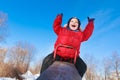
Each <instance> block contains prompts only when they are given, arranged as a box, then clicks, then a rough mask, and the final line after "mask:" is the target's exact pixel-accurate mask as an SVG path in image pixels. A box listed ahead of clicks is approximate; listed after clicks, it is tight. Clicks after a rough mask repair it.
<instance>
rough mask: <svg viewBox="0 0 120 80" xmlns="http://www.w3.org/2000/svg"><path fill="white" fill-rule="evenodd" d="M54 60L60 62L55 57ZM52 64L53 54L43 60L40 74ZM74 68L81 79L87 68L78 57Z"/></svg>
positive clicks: (58, 58) (57, 57)
mask: <svg viewBox="0 0 120 80" xmlns="http://www.w3.org/2000/svg"><path fill="white" fill-rule="evenodd" d="M56 60H60V57H59V56H56ZM68 61H69V60H68ZM53 62H54V60H53V53H51V54H49V55H48V56H46V57H45V59H44V60H43V63H42V67H41V71H40V73H42V72H43V71H44V70H46V69H47V68H48V67H49V66H50V65H51V64H53ZM75 67H76V69H77V70H78V72H79V74H80V76H81V77H83V75H84V73H85V72H86V70H87V66H86V64H85V63H84V61H83V60H82V59H81V58H80V57H77V60H76V63H75Z"/></svg>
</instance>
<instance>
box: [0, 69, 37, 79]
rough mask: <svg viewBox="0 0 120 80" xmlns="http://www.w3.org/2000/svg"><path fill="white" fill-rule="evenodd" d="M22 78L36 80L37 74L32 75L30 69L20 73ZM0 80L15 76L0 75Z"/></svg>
mask: <svg viewBox="0 0 120 80" xmlns="http://www.w3.org/2000/svg"><path fill="white" fill-rule="evenodd" d="M21 76H22V77H23V78H24V80H36V79H37V77H38V76H39V74H36V75H33V74H32V73H31V72H30V71H27V72H26V73H25V74H23V75H21ZM0 80H16V79H15V78H6V77H1V78H0Z"/></svg>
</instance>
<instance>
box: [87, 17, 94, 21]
mask: <svg viewBox="0 0 120 80" xmlns="http://www.w3.org/2000/svg"><path fill="white" fill-rule="evenodd" d="M87 18H88V22H93V21H94V20H95V18H89V17H87Z"/></svg>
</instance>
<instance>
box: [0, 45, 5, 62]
mask: <svg viewBox="0 0 120 80" xmlns="http://www.w3.org/2000/svg"><path fill="white" fill-rule="evenodd" d="M6 53H7V48H1V47H0V63H4V59H5V55H6Z"/></svg>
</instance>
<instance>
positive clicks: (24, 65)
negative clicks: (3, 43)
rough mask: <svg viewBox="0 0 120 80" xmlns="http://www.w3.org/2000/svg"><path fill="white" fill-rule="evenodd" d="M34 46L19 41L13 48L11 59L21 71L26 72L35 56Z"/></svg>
mask: <svg viewBox="0 0 120 80" xmlns="http://www.w3.org/2000/svg"><path fill="white" fill-rule="evenodd" d="M34 49H35V48H34V47H33V46H32V45H30V44H28V43H22V42H18V43H17V44H16V45H15V46H14V47H12V48H11V51H10V54H11V55H10V56H9V59H10V60H9V61H10V62H11V63H12V64H13V65H14V67H15V68H17V69H18V70H19V71H20V73H21V74H22V73H25V72H26V71H27V70H28V68H29V65H30V61H31V60H32V57H33V52H34Z"/></svg>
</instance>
